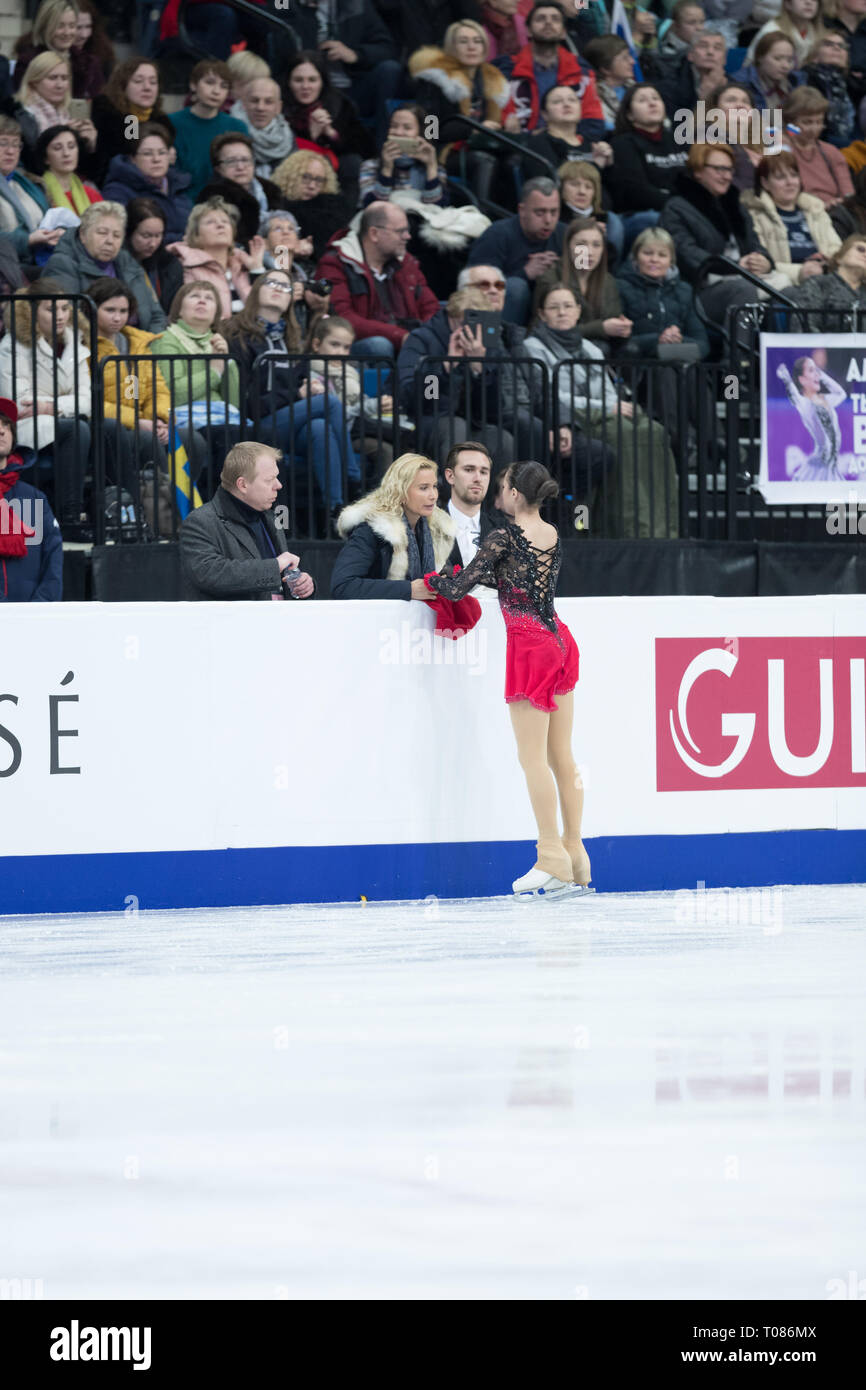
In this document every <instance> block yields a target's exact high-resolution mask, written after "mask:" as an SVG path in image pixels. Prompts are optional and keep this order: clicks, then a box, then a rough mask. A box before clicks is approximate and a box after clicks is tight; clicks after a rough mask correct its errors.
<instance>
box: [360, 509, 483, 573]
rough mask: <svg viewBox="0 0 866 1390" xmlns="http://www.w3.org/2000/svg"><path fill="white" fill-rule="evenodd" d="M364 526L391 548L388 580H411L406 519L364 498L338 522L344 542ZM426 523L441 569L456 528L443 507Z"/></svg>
mask: <svg viewBox="0 0 866 1390" xmlns="http://www.w3.org/2000/svg"><path fill="white" fill-rule="evenodd" d="M365 523H366V525H367V526H369V527H370V530H371V531H372V532H373V534H374V535H376V536H378V538H379V540H381V541H384V542H385V544H386V545H389V546H390V547H391V564H390V566H389V569H388V574H387V576H386V578H388V579H406V578H408V575H409V553H408V552H409V546H408V542H407V540H406V527H405V526H404V525H403V517H402V516H395V515H394V513H393V512H383V511H382V510H381V509H380V508H379V507H377V505H376V501H375V499H374V498H373V497H362V498H361V500H360V502H353V503H352V505H351V506H349V507H344V508H343V510H342V511H341V512H340V515H339V518H338V520H337V530H338V532H339V533H340V536H341V537H342V538H343V540H348V539H349V536H350V535H351V534H352V532H353V531H354V530H356V529H357V527H359V526H363V525H364V524H365ZM427 524H428V526H429V527H430V535H431V537H432V540H433V556H434V559H435V561H436V568H437V570H439V569H441V568H442V566H443V565H444V564H445V562H446V560H447V559H448V557H449V555H450V554H451V551H452V550H453V548H454V541H455V539H456V537H457V527H456V526H455V524H454V522H453V521H452V519H451V517H450V516H449V515H448V513H447V512H444V511H443V510H442V508H441V507H436V508H434V510H433V512H432V514H431V515H430V517H429V518H428V520H427Z"/></svg>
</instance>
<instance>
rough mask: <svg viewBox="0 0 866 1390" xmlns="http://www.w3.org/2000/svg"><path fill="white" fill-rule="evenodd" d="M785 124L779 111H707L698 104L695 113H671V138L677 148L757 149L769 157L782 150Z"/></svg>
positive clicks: (703, 104) (702, 103) (683, 110)
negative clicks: (725, 147) (754, 147)
mask: <svg viewBox="0 0 866 1390" xmlns="http://www.w3.org/2000/svg"><path fill="white" fill-rule="evenodd" d="M783 130H784V123H783V120H782V112H781V111H778V110H777V111H769V110H768V111H757V110H754V109H752V110H749V111H746V110H745V109H740V110H736V111H722V110H721V108H720V107H717V106H711V107H710V108H709V110H708V109H707V103H706V102H705V101H699V102H698V103H697V104H696V106H695V109H694V111H690V110H688V109H686V108H685V107H683V108H681V109H680V110H679V111H675V112H674V119H673V136H674V141H675V142H676V144H678V145H760V146H762V147H763V148H764V149H766V150H767V152H768V153H769V154H778V153H779V151H780V150H781V148H782V140H783Z"/></svg>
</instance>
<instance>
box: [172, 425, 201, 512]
mask: <svg viewBox="0 0 866 1390" xmlns="http://www.w3.org/2000/svg"><path fill="white" fill-rule="evenodd" d="M168 471H169V475H170V477H171V482H172V487H173V488H174V500H175V503H176V504H177V514H178V516H179V517H180V519H181V521H183V519H184V517H186V516H189V514H190V512H191V511H194V510H195V508H196V507H200V506H202V499H201V496H200V495H199V490H198V488H197V487H196V486H195V485H194V483H193V481H192V477H191V476H190V471H189V458H188V456H187V452H186V449H185V448H184V443H183V440H182V439H181V437H180V434H179V433H178V431H177V430H176V429H174V428H172V432H171V447H170V449H169V450H168Z"/></svg>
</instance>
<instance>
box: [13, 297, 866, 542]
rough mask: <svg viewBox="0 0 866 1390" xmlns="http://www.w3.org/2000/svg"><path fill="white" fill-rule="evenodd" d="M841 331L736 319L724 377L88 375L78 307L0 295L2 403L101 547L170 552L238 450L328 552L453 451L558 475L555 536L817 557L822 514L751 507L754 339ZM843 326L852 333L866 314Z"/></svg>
mask: <svg viewBox="0 0 866 1390" xmlns="http://www.w3.org/2000/svg"><path fill="white" fill-rule="evenodd" d="M64 304H67V305H68V306H69V309H68V317H66V311H65V310H59V309H58V305H61V306H62V305H64ZM13 305H14V310H15V312H14V314H13V312H12V306H13ZM842 312H843V311H840V310H830V311H819V310H794V309H791V308H788V307H787V306H783V308H781V309H780V307H779V306H778V305H772V304H767V305H763V306H756V309H752V308H748V309H745V310H742V311H741V312H740V318H741V322H740V323H739V324H737V325H735V326H736V327H737V328H739V329H741V330H743V331H744V332H745V330H746V328H749V330H750V331H751V333H752V338H751V339H750V340H749V341H750V342H752V344H753V346H752V348H751V349H750V350H748V351H744V352H743V354H742V357H741V359H740V362H739V364H738V373H732V371H731V364H730V363H692V364H688V365H687V364H685V363H677V362H660V361H658V360H657V359H635V358H630V357H628V356H621V357H618V358H614V359H612V360H606V361H599V360H597V359H575V360H573V361H566V362H561V363H559V364H557V365H555V366H553V367H551V368H548V367H547V366H546V365H545V364H544V363H543V362H539V361H536V360H534V359H532V358H531V357H529V356H528V355H526V356H523V355H514V356H511V357H506V356H493V355H490V356H488V357H487V358H485V359H484V360H480V359H476V360H472V359H467V358H465V357H450V358H449V357H439V358H437V357H432V356H431V357H425V358H422V359H420V361H419V362H417V363H416V364H415V365H414V366H413V368H412V369H411V370H409V371H408V372H407V371H406V370H405V369H404V371H403V372H402V373H401V372H400V369H399V359H398V361H397V362H394V361H393V360H392V359H389V358H366V357H361V356H359V355H357V354H356V355H353V356H350V357H348V358H346V357H327V358H325V357H321V356H320V357H317V358H314V359H313V360H312V361H311V357H310V355H309V354H301V353H297V354H289V353H286V352H282V351H279V350H274V351H270V352H266V353H264V354H262V355H261V356H260V357H259V358H258V359H256V361H255V363H254V365H253V368H252V370H251V371H249V372H247V371H245V370H244V369H243V368H241V367H240V366H239V364H238V363H236V362H235V361H234V360H233V359H232V358H231V356H230V355H228V354H210V355H209V356H207V357H206V358H205V357H190V356H181V355H169V354H164V355H163V354H158V353H157V354H154V355H151V354H142V355H135V354H122V353H119V352H118V353H116V354H112V355H111V356H108V357H105V358H103V359H102V361H100V362H99V363H98V366H94V365H93V357H92V356H91V357H89V356H88V353H87V348H88V347H89V344H90V342H91V338H92V334H93V332H94V330H95V313H94V310H93V307H92V305H91V304H90V301H89V300H88V299H87V298H86V297H85V296H81V295H72V294H70V295H63V294H60V293H57V294H51V295H44V296H40V297H39V298H38V299H31V298H29V297H26V296H11V295H4V296H0V314H2V315H3V318H4V321H5V324H6V328H7V332H6V335H5V337H4V339H2V340H0V395H6V396H10V397H12V399H15V400H16V401H17V402H18V404H19V405H22V404H23V403H24V402H26V401H27V400H28V399H29V397H28V390H29V384H32V383H33V382H36V399H37V404H38V403H39V400H40V399H41V401H42V403H43V406H44V407H45V409H44V412H43V413H42V414H40V416H39V417H38V419H37V421H36V426H37V428H39V426H40V425H41V422H42V421H44V422H45V424H46V440H45V443H41V442H40V441H41V436H40V435H39V434H37V436H36V440H35V442H36V444H37V446H38V449H39V459H38V462H39V474H38V476H34V481H35V482H37V485H39V486H41V487H43V490H46V491H48V492H49V496H50V500H51V501H52V504H53V505H55V509H56V511H57V514H58V517H59V518H60V519H61V521H63V520H64V519H65V520H67V521H69V522H71V521H72V520H73V518H74V517H80V513H81V511H86V512H87V513H88V514H89V516H90V519H91V521H92V524H93V527H94V531H95V539H96V540H97V541H98V542H99V541H106V540H108V541H115V542H117V541H127V540H128V541H149V540H155V539H156V540H166V539H168V540H176V539H177V536H178V532H179V528H180V526H181V524H182V522H183V517H184V515H185V512H186V510H188V509H189V508H190V507H192V506H194V505H195V503H196V500H197V497H200V498H201V499H202V500H207V499H208V498H209V497H212V496H213V495H214V492H215V491H216V489H217V487H218V486H219V475H220V471H221V468H222V463H223V460H224V459H225V456H226V454H227V453H228V451H229V449H230V448H231V447H232V445H233V444H235V443H236V442H238V440H240V439H256V440H259V441H261V442H262V443H266V444H272V445H273V446H274V447H276V448H278V449H279V450H280V451H281V453H282V455H283V462H282V465H281V480H282V484H283V490H282V492H281V494H280V496H279V498H278V503H277V504H278V505H282V506H284V507H285V508H286V512H285V514H284V518H283V520H284V522H285V529H286V530H287V532H288V534H289V535H290V536H293V537H298V538H302V537H322V538H326V537H328V536H331V537H333V536H334V534H335V529H334V525H333V519H334V516H335V514H336V513H337V512H338V510H339V509H340V507H342V506H344V505H345V504H346V503H348V502H351V501H353V500H354V499H355V497H357V496H360V495H363V494H365V493H366V492H369V491H370V490H371V489H372V488H373V487H375V486H376V485H377V483H378V482H379V480H380V478H381V476H382V474H383V473H384V471H385V469H386V468H387V466H388V464H389V463H390V462H391V460H392V459H393V458H394V457H397V456H398V455H399V454H400V453H403V452H406V451H407V450H413V451H416V452H421V453H425V454H428V455H429V456H430V457H432V458H434V459H435V460H436V461H437V462H438V463H439V464H440V466H441V464H442V463H443V462H444V458H445V455H446V453H447V450H448V448H449V447H450V445H451V444H452V443H454V442H455V441H456V440H457V439H461V438H470V439H472V438H480V439H481V440H482V441H483V442H485V443H486V444H487V447H488V448H490V451H491V453H492V454H493V458H494V463H495V465H496V466H497V467H499V466H505V465H506V464H509V463H511V462H514V461H515V460H516V459H520V458H530V457H535V458H538V459H539V460H540V461H541V462H543V463H545V464H547V465H548V466H549V467H550V468H551V470H552V472H553V473H554V475H555V476H556V477H557V479H558V481H559V482H560V485H561V497H560V499H559V502H558V503H557V504H556V507H555V508H553V509H552V513H551V514H552V515H553V514H554V513H555V520H556V521H557V524H558V525H559V526H560V527H561V529H562V531H563V533H564V534H572V533H573V531H574V528H575V526H576V527H577V529H578V531H580V532H582V533H584V534H586V535H587V536H588V537H641V536H646V537H654V538H668V537H674V536H680V537H683V538H693V539H702V540H726V541H733V540H752V539H811V540H817V539H821V538H823V537H824V536H826V534H827V531H826V527H825V524H824V522H825V517H824V511H823V509H822V508H819V507H805V506H803V505H800V506H784V507H782V506H778V507H777V506H772V507H771V506H768V505H767V504H766V503H764V501H763V499H762V498H761V497H760V495H759V494H758V493H757V491H756V489H755V480H756V478H757V474H758V464H759V457H760V444H761V438H760V437H761V382H760V354H759V352H758V350H757V348H758V341H759V340H758V337H757V334H758V332H759V331H760V329H761V328H762V327H763V326H765V325H770V326H772V327H773V328H774V329H777V330H778V329H779V328H780V326H781V327H785V328H790V329H792V330H793V329H795V328H796V320H797V319H799V318H802V319H803V320H804V322H806V324H807V326H810V327H814V324H815V322H816V320H817V318H819V317H821V316H823V318H824V319H829V320H830V322H831V323H834V321H838V319H839V316H840V313H842ZM844 312H845V314H846V315H847V314H848V312H849V311H844ZM780 313H783V314H784V315H785V318H784V321H783V323H782V324H781V325H780V321H779V318H778V316H779V314H780ZM40 315H41V319H40ZM850 318H851V321H852V322H854V321H855V319H856V321H858V323H859V321H861V320H862V319H864V318H866V309H864V310H862V311H861V310H859V309H856V308H853V309H852V310H851V311H850ZM40 325H41V326H40ZM61 326H63V328H64V334H65V336H66V338H67V340H68V343H71V342H73V341H74V342H76V343H78V344H79V350H76V352H75V353H74V354H72V355H71V357H70V355H69V352H68V351H67V365H68V369H69V372H70V373H71V386H72V390H71V391H70V390H65V389H64V383H65V384H66V385H70V382H66V378H65V377H64V375H63V372H64V370H65V368H63V367H62V363H61V358H60V357H59V356H58V354H57V353H56V352H55V351H54V346H56V342H57V338H58V333H59V330H60V328H61ZM796 331H799V329H797V330H796ZM40 335H41V336H40ZM25 340H26V341H25ZM818 341H819V340H817V341H816V347H817V345H818ZM40 343H41V344H42V346H40ZM52 345H54V346H52ZM67 346H68V344H67ZM154 346H155V347H158V342H157V343H155V344H154ZM49 348H50V350H49ZM205 364H206V365H207V367H208V371H207V372H206V373H204V372H203V370H202V368H203V366H204V365H205ZM229 377H232V378H234V385H233V386H232V387H231V388H230V389H229V388H228V387H227V386H226V383H227V381H228V380H229ZM386 397H390V398H391V400H390V402H389V401H388V400H387V399H385V398H386ZM70 398H74V400H75V401H77V402H80V408H79V409H78V410H74V409H71V405H72V401H71V399H70ZM61 402H62V404H61ZM621 403H625V405H626V407H627V408H626V409H622V406H621ZM70 411H71V413H70ZM29 418H30V408H29V407H27V406H26V405H24V413H23V418H22V421H21V424H20V425H19V439H20V437H21V425H23V426H24V434H25V436H26V435H27V433H28V431H29V430H31V429H32V428H33V425H32V424H31V425H28V423H27V421H28V419H29ZM58 426H63V428H62V438H60V435H59V434H58V429H57V427H58ZM85 429H86V431H87V434H86V435H85ZM52 431H53V433H51V432H52ZM49 433H51V439H50V441H49V439H48V434H49Z"/></svg>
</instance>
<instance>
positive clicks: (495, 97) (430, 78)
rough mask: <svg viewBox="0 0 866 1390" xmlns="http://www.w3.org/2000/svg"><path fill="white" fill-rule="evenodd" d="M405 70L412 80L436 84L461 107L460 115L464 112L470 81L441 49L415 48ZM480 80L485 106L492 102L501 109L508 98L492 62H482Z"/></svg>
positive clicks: (501, 76)
mask: <svg viewBox="0 0 866 1390" xmlns="http://www.w3.org/2000/svg"><path fill="white" fill-rule="evenodd" d="M409 72H410V73H411V75H412V77H414V79H415V81H416V82H429V83H431V85H432V86H434V87H438V88H439V90H440V92H441V93H442V95H443V96H444V97H446V98H447V100H448V101H451V102H453V103H454V105H455V106H459V107H460V108H461V109H463V110H464V115H465V114H466V113H467V112H468V109H469V102H470V100H471V97H472V84H471V83H470V81H469V78H468V77H467V76H466V72H465V69H464V68H463V67H462V66H461V65H460V63H458V61H457V59H456V58H452V57H450V55H449V54H447V53H446V52H445V51H444V50H443V49H441V48H432V47H430V48H419V49H418V51H417V52H416V53H413V54H412V56H411V58H410V59H409ZM481 81H482V85H483V88H484V96H485V98H486V100H487V102H488V105H489V103H490V102H493V104H494V105H495V106H497V107H498V108H499V109H500V111H501V110H502V108H503V107H504V106H505V105H506V103H507V102H508V97H509V88H508V82H507V80H506V78H505V77H504V75H503V74H502V73H501V72H500V71H499V69H498V68H495V67H494V66H493V64H492V63H482V64H481ZM464 108H465V109H464Z"/></svg>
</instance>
